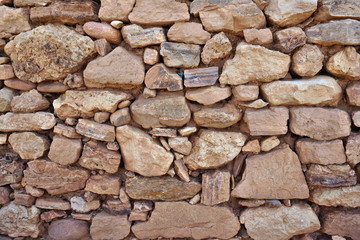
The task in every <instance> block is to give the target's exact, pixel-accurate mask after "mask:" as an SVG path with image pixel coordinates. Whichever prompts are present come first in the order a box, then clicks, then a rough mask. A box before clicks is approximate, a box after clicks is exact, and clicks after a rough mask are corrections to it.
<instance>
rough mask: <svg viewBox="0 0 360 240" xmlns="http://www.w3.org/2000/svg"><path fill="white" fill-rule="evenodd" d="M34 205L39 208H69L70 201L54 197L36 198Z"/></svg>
mask: <svg viewBox="0 0 360 240" xmlns="http://www.w3.org/2000/svg"><path fill="white" fill-rule="evenodd" d="M35 206H36V207H37V208H41V209H55V210H64V211H65V210H70V203H69V202H68V201H66V200H63V199H61V198H54V197H51V198H50V197H42V198H37V199H36V202H35Z"/></svg>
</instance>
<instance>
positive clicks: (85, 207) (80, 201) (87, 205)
mask: <svg viewBox="0 0 360 240" xmlns="http://www.w3.org/2000/svg"><path fill="white" fill-rule="evenodd" d="M70 203H71V209H72V210H74V211H76V212H80V213H87V212H90V211H92V210H96V209H98V208H99V207H100V200H92V201H88V202H87V201H85V200H84V198H82V197H76V196H74V197H72V198H71V199H70Z"/></svg>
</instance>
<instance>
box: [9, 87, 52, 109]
mask: <svg viewBox="0 0 360 240" xmlns="http://www.w3.org/2000/svg"><path fill="white" fill-rule="evenodd" d="M49 106H50V103H49V101H48V100H47V99H46V98H45V97H44V96H42V95H41V94H40V93H39V92H38V91H36V90H35V89H33V90H30V91H29V92H24V93H22V94H21V95H20V96H16V97H14V98H13V99H12V101H11V111H12V112H37V111H40V110H45V109H47V108H48V107H49Z"/></svg>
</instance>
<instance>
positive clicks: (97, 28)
mask: <svg viewBox="0 0 360 240" xmlns="http://www.w3.org/2000/svg"><path fill="white" fill-rule="evenodd" d="M83 30H84V32H85V33H86V34H87V35H89V36H90V37H93V38H96V39H102V38H104V39H106V40H107V41H108V42H110V43H112V44H117V45H118V44H120V43H121V33H120V31H119V30H117V29H115V28H113V27H112V26H111V25H110V24H108V23H99V22H87V23H85V24H84V26H83Z"/></svg>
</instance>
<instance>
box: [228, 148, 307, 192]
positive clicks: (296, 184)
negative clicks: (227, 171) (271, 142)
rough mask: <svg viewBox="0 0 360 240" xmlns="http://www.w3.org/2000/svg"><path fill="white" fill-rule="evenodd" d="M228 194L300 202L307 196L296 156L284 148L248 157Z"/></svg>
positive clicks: (305, 185) (303, 178)
mask: <svg viewBox="0 0 360 240" xmlns="http://www.w3.org/2000/svg"><path fill="white" fill-rule="evenodd" d="M279 166H282V167H281V168H279ZM231 195H232V196H233V197H238V198H251V199H296V198H298V199H304V198H308V197H309V189H308V186H307V184H306V181H305V177H304V174H303V173H302V170H301V165H300V161H299V159H298V157H297V155H296V154H295V153H294V152H293V151H292V150H291V149H290V148H289V146H288V145H285V146H283V147H281V148H278V149H275V150H273V151H271V152H268V153H265V154H261V155H256V156H252V157H248V158H247V159H246V168H245V172H244V174H243V178H242V180H241V181H240V182H239V183H238V185H237V186H236V187H235V189H234V190H233V191H232V192H231Z"/></svg>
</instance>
